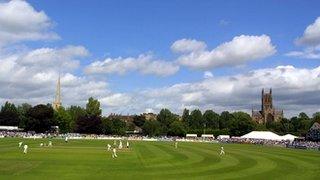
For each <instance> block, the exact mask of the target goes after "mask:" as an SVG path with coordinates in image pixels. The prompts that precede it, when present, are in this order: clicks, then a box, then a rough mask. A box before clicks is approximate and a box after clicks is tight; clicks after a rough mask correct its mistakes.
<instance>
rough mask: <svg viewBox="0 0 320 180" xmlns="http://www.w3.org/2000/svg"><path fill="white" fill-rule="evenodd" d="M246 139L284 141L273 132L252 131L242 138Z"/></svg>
mask: <svg viewBox="0 0 320 180" xmlns="http://www.w3.org/2000/svg"><path fill="white" fill-rule="evenodd" d="M241 138H244V139H265V140H282V139H283V138H282V137H281V136H279V135H278V134H276V133H273V132H271V131H252V132H250V133H248V134H245V135H243V136H241Z"/></svg>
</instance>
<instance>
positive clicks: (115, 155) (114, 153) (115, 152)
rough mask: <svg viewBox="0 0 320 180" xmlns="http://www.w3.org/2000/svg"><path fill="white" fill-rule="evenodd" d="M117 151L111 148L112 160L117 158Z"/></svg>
mask: <svg viewBox="0 0 320 180" xmlns="http://www.w3.org/2000/svg"><path fill="white" fill-rule="evenodd" d="M117 157H118V156H117V149H116V148H115V147H113V149H112V158H117Z"/></svg>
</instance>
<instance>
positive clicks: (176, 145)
mask: <svg viewBox="0 0 320 180" xmlns="http://www.w3.org/2000/svg"><path fill="white" fill-rule="evenodd" d="M174 147H175V148H176V149H177V148H178V142H177V141H176V142H175V143H174Z"/></svg>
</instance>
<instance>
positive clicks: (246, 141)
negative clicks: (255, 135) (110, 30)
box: [219, 138, 320, 150]
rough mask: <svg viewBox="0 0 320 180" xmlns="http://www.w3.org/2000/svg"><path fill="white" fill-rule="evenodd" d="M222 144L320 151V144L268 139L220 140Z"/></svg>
mask: <svg viewBox="0 0 320 180" xmlns="http://www.w3.org/2000/svg"><path fill="white" fill-rule="evenodd" d="M219 142H221V143H239V144H257V145H266V146H279V147H287V148H299V149H317V150H320V142H312V141H304V140H294V141H289V140H281V141H275V140H266V139H244V138H229V139H221V140H219Z"/></svg>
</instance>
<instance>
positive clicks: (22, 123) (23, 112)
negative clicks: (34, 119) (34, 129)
mask: <svg viewBox="0 0 320 180" xmlns="http://www.w3.org/2000/svg"><path fill="white" fill-rule="evenodd" d="M31 108H32V106H31V105H30V104H28V103H23V104H21V105H19V106H18V108H17V111H18V114H19V127H21V128H25V127H26V122H27V119H28V118H27V112H28V111H29V110H30V109H31Z"/></svg>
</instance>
